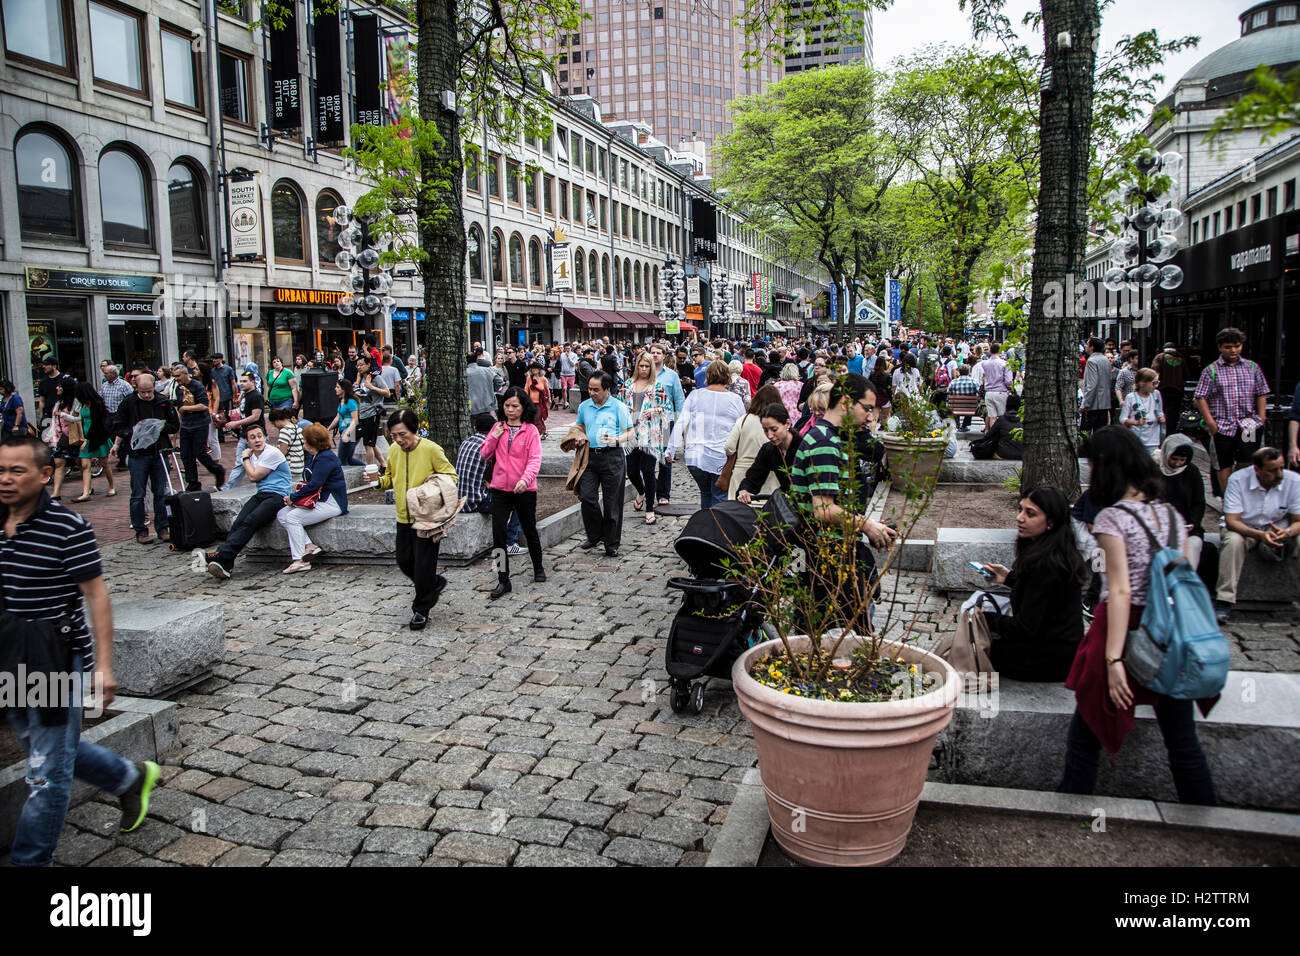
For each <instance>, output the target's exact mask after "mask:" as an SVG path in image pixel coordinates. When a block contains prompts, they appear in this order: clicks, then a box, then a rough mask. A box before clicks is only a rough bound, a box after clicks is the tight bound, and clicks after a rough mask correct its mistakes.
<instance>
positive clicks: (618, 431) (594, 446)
mask: <svg viewBox="0 0 1300 956" xmlns="http://www.w3.org/2000/svg"><path fill="white" fill-rule="evenodd" d="M613 387H614V378H613V376H611V375H610V374H609V373H608V372H598V373H596V374H595V375H593V376H591V378H590V379H588V381H587V394H588V395H590V396H591V397H590V398H588V399H587V400H586V401H585V402H583V403H582V404H581V405H579V406H578V418H577V421H576V424H578V425H581V426H582V427H583V428H584V429H585V430H586V432H587V468H586V470H585V471H584V472H583V473H582V478H581V479H579V481H578V498H579V499H580V500H581V501H582V526H583V528H584V529H585V530H586V532H587V540H586V542H585V543H583V544H581V545H579V547H581V548H582V550H583V551H590V550H591V549H592V548H596V547H599V546H600V545H602V544H604V545H605V553H606V554H607V555H609V556H610V557H611V558H616V557H618V546H619V543H620V542H621V541H622V537H623V490H624V486H625V482H626V480H627V461H626V459H625V458H624V457H623V446H622V445H621V444H620V443H619V436H620V435H622V434H623V433H624V432H626V431H627V430H628V429H629V428H631V427H632V413H631V411H630V410H629V409H628V407H627V406H626V405H624V404H623V403H622V402H620V401H619V400H618V399H617V398H614V396H612V395H611V394H610V390H611V389H613ZM598 495H599V496H600V497H599V498H598V497H597V496H598Z"/></svg>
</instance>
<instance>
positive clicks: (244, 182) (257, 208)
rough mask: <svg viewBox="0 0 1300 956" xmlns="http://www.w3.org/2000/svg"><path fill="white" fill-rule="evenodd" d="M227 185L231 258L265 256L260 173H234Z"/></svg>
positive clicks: (227, 180) (228, 179) (258, 257)
mask: <svg viewBox="0 0 1300 956" xmlns="http://www.w3.org/2000/svg"><path fill="white" fill-rule="evenodd" d="M226 189H227V190H228V192H229V194H230V232H229V242H230V258H231V259H260V258H262V191H261V190H260V189H259V188H258V185H257V179H256V177H254V176H253V175H251V174H250V175H237V174H235V173H231V174H230V176H229V177H227V179H226Z"/></svg>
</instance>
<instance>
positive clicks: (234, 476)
mask: <svg viewBox="0 0 1300 956" xmlns="http://www.w3.org/2000/svg"><path fill="white" fill-rule="evenodd" d="M247 447H248V442H247V441H245V440H244V437H243V436H242V435H241V436H240V437H239V441H238V442H237V443H236V445H235V463H234V464H233V465H231V466H230V477H229V478H227V479H226V483H225V484H224V485H222V486H221V490H222V491H225V490H226V489H227V488H233V487H235V486H236V485H237V484H239V483H240V482H241V481H243V480H244V462H243V459H242V456H243V454H244V449H245V448H247Z"/></svg>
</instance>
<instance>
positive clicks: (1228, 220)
mask: <svg viewBox="0 0 1300 956" xmlns="http://www.w3.org/2000/svg"><path fill="white" fill-rule="evenodd" d="M1223 228H1224V231H1226V232H1231V231H1232V207H1231V206H1224V207H1223Z"/></svg>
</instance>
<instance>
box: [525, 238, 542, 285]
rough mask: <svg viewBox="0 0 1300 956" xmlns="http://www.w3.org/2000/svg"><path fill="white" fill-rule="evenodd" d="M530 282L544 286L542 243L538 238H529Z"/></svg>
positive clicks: (530, 283)
mask: <svg viewBox="0 0 1300 956" xmlns="http://www.w3.org/2000/svg"><path fill="white" fill-rule="evenodd" d="M528 284H529V285H531V286H532V287H533V288H534V289H540V288H541V287H542V244H541V243H540V242H538V241H537V240H536V239H529V240H528Z"/></svg>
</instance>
